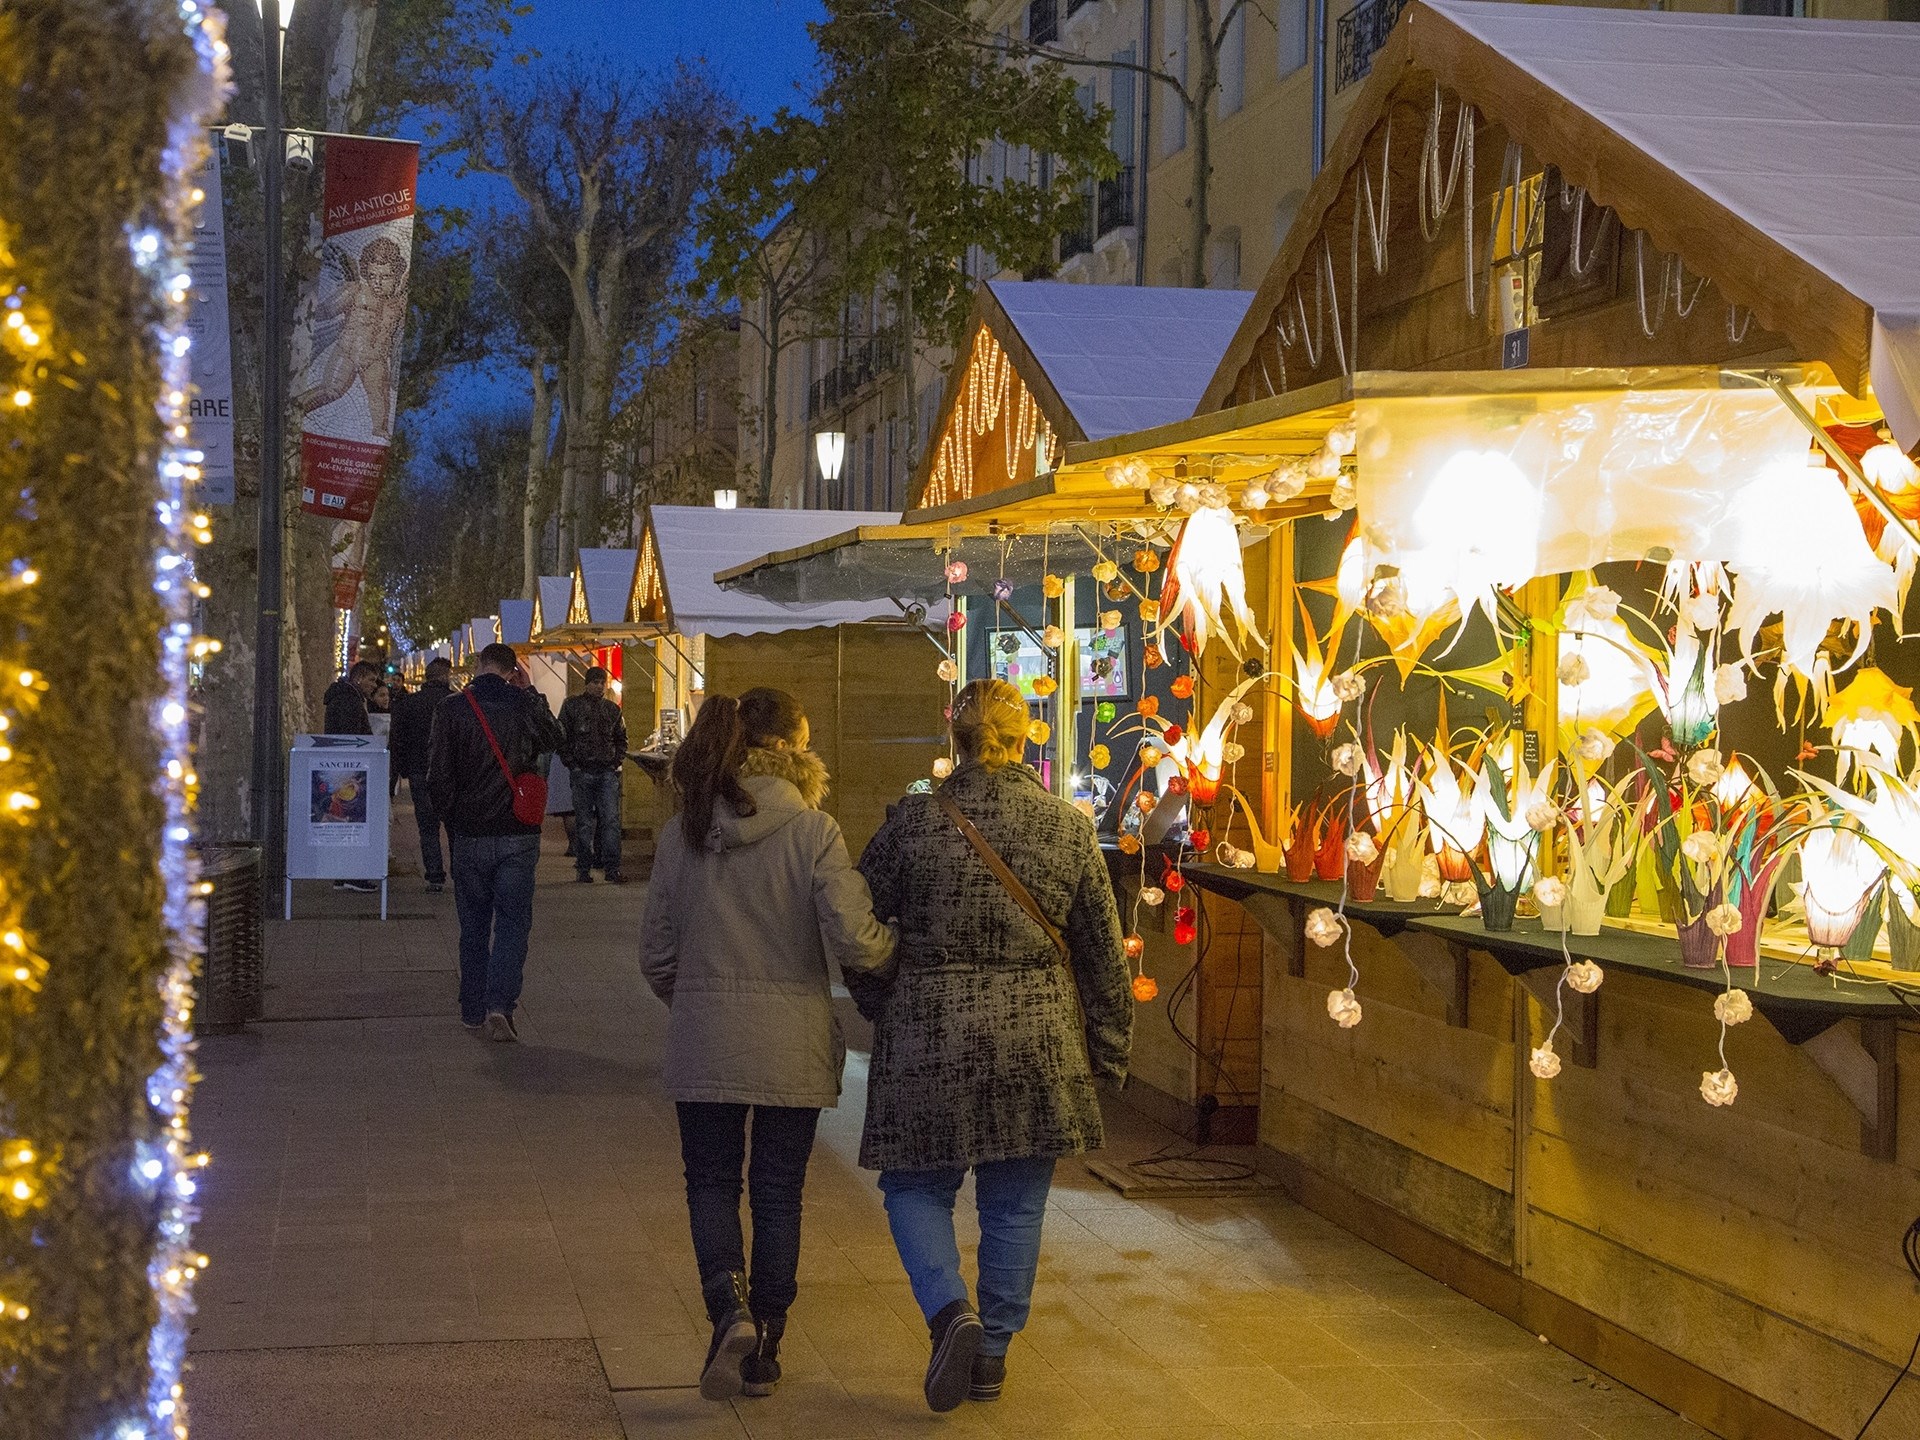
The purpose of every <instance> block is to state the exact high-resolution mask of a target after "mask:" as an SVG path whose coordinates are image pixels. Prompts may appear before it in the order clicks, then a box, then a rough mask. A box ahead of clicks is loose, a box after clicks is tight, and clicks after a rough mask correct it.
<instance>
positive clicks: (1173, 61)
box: [1160, 5, 1187, 155]
mask: <svg viewBox="0 0 1920 1440" xmlns="http://www.w3.org/2000/svg"><path fill="white" fill-rule="evenodd" d="M1161 16H1162V18H1161V24H1160V68H1162V69H1164V70H1165V71H1166V72H1167V73H1168V74H1170V75H1173V76H1176V77H1178V79H1179V80H1180V82H1181V84H1183V85H1184V84H1185V83H1186V80H1187V7H1186V6H1185V5H1169V6H1167V8H1166V9H1165V10H1163V11H1162V12H1161ZM1160 113H1161V116H1162V117H1163V118H1162V119H1161V121H1160V153H1161V154H1162V155H1178V154H1179V153H1180V152H1181V151H1182V150H1184V149H1186V148H1187V111H1186V107H1185V106H1184V105H1182V104H1181V103H1180V102H1179V100H1178V98H1177V97H1176V98H1175V99H1174V100H1172V101H1170V102H1169V103H1168V104H1167V105H1166V106H1165V107H1164V108H1162V110H1161V112H1160Z"/></svg>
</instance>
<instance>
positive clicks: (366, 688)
mask: <svg viewBox="0 0 1920 1440" xmlns="http://www.w3.org/2000/svg"><path fill="white" fill-rule="evenodd" d="M379 683H380V667H379V666H378V665H375V664H374V663H373V662H372V661H370V660H356V661H354V662H353V668H352V669H351V670H349V671H347V673H346V674H345V675H343V676H341V677H340V679H338V680H336V681H334V682H333V684H331V685H329V686H328V687H327V693H326V694H325V695H324V696H323V697H321V703H322V704H323V705H325V706H326V711H327V714H326V726H327V728H326V730H325V732H324V733H325V734H328V735H371V734H372V733H373V723H372V722H371V721H370V720H368V719H367V700H368V698H369V697H370V696H372V694H373V692H374V689H375V687H376V686H378V685H379Z"/></svg>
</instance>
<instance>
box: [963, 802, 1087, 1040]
mask: <svg viewBox="0 0 1920 1440" xmlns="http://www.w3.org/2000/svg"><path fill="white" fill-rule="evenodd" d="M933 798H934V799H935V800H936V801H938V802H939V805H940V808H941V809H942V810H944V811H945V812H946V815H947V818H948V819H949V820H951V821H952V822H953V824H954V828H955V829H957V830H958V831H959V832H960V833H961V834H962V835H964V836H965V837H966V840H967V844H969V845H971V846H972V847H973V853H974V854H976V855H978V856H979V857H980V860H981V863H982V864H984V865H985V866H986V867H987V869H988V870H989V871H991V872H992V874H993V878H994V879H996V880H998V881H999V882H1000V888H1001V889H1003V890H1005V891H1006V892H1007V894H1009V895H1011V896H1012V897H1013V901H1014V903H1015V904H1016V905H1018V906H1019V907H1020V908H1021V909H1022V910H1024V911H1026V912H1027V918H1028V919H1029V920H1031V921H1033V923H1034V924H1036V925H1038V926H1039V927H1040V928H1041V929H1042V930H1044V931H1045V932H1046V935H1047V939H1049V940H1051V941H1052V942H1053V949H1054V953H1055V954H1056V955H1058V956H1059V958H1060V968H1061V969H1062V970H1063V971H1065V972H1066V977H1067V993H1068V994H1069V995H1071V996H1072V997H1073V1013H1074V1017H1075V1018H1076V1019H1077V1020H1078V1021H1079V1022H1080V1024H1079V1033H1080V1053H1081V1058H1082V1059H1083V1061H1085V1062H1086V1065H1087V1070H1088V1073H1089V1074H1091V1073H1092V1070H1093V1063H1092V1060H1091V1059H1090V1058H1089V1057H1088V1056H1087V1012H1086V1007H1085V1006H1083V1005H1082V1004H1081V1003H1080V982H1079V981H1078V980H1076V979H1075V978H1074V974H1073V963H1072V953H1071V951H1070V950H1069V949H1068V948H1067V937H1066V936H1065V935H1063V934H1061V933H1060V927H1059V926H1058V925H1056V924H1054V923H1053V921H1051V920H1049V919H1048V918H1047V914H1046V912H1045V911H1044V910H1042V909H1041V908H1040V902H1039V901H1038V900H1035V899H1034V898H1033V892H1032V891H1031V890H1029V889H1027V887H1026V886H1025V885H1022V884H1021V883H1020V877H1019V876H1018V875H1015V874H1014V873H1013V871H1012V870H1010V869H1009V868H1008V867H1007V862H1006V861H1004V860H1002V859H1001V858H1000V853H999V852H998V851H997V850H995V849H994V848H993V846H991V845H989V844H988V843H987V837H986V836H984V835H982V834H981V833H980V830H979V827H978V826H976V825H975V824H974V823H973V822H972V821H971V820H969V819H967V817H966V816H965V815H964V814H962V813H961V811H960V807H959V806H958V805H956V804H954V803H953V797H952V796H951V795H949V794H947V792H946V791H945V790H944V789H941V790H936V791H934V792H933Z"/></svg>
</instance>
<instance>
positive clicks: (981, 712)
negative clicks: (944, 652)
mask: <svg viewBox="0 0 1920 1440" xmlns="http://www.w3.org/2000/svg"><path fill="white" fill-rule="evenodd" d="M1028 718H1029V717H1028V715H1027V702H1026V698H1025V697H1024V696H1023V695H1021V693H1020V691H1019V690H1018V689H1017V688H1016V687H1015V686H1013V685H1011V684H1009V683H1008V682H1007V681H1005V680H974V681H970V682H969V683H968V684H967V685H966V686H965V687H964V688H963V689H962V690H961V691H960V695H959V698H957V699H956V700H955V701H954V702H953V744H954V748H955V749H957V750H958V751H959V752H960V758H961V759H962V760H963V761H968V762H970V763H975V764H980V765H985V766H986V767H987V768H988V769H998V768H999V767H1000V766H1002V765H1011V764H1012V763H1014V762H1015V761H1017V760H1019V759H1020V758H1021V757H1022V756H1024V755H1025V754H1026V751H1027V724H1028Z"/></svg>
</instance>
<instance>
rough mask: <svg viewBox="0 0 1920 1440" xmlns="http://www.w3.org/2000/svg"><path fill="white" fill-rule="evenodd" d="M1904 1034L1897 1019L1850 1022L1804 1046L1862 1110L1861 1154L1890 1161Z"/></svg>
mask: <svg viewBox="0 0 1920 1440" xmlns="http://www.w3.org/2000/svg"><path fill="white" fill-rule="evenodd" d="M1898 1043H1899V1036H1898V1033H1897V1027H1896V1026H1895V1024H1894V1022H1893V1021H1892V1020H1874V1019H1864V1020H1848V1021H1842V1022H1841V1023H1840V1024H1838V1025H1834V1026H1830V1027H1829V1028H1828V1029H1825V1030H1822V1031H1821V1032H1820V1033H1819V1034H1818V1035H1815V1036H1814V1037H1813V1038H1812V1039H1811V1040H1808V1041H1806V1042H1805V1043H1804V1044H1802V1045H1801V1046H1800V1050H1801V1053H1802V1054H1804V1055H1805V1056H1806V1057H1807V1058H1808V1059H1809V1060H1811V1061H1813V1063H1814V1064H1815V1065H1818V1066H1819V1067H1820V1069H1821V1070H1823V1071H1824V1072H1826V1075H1827V1078H1828V1079H1830V1080H1832V1081H1833V1083H1834V1084H1835V1085H1836V1086H1837V1087H1839V1090H1840V1093H1841V1094H1842V1095H1845V1096H1846V1097H1847V1099H1848V1101H1849V1102H1851V1104H1852V1105H1853V1108H1854V1109H1855V1110H1858V1111H1859V1112H1860V1152H1861V1154H1863V1155H1868V1156H1871V1157H1872V1158H1873V1159H1876V1160H1891V1159H1892V1158H1893V1155H1894V1145H1895V1142H1896V1140H1897V1138H1898V1119H1899V1094H1900V1071H1899V1062H1898V1059H1897V1058H1896V1057H1897V1054H1898Z"/></svg>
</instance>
